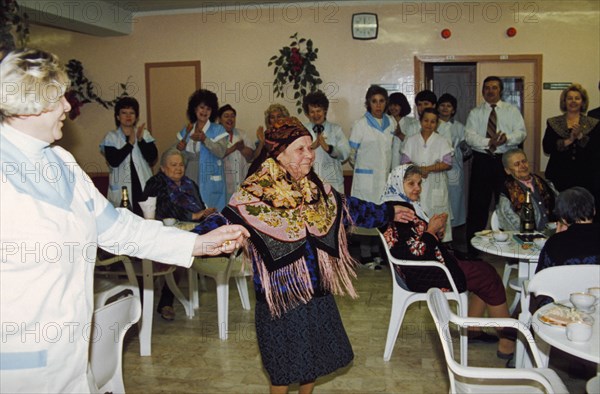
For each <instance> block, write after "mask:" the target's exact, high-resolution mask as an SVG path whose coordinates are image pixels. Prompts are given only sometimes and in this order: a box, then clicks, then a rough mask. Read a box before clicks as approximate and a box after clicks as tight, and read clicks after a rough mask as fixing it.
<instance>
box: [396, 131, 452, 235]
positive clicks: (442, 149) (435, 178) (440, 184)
mask: <svg viewBox="0 0 600 394" xmlns="http://www.w3.org/2000/svg"><path fill="white" fill-rule="evenodd" d="M453 152H454V150H453V149H452V146H450V142H448V140H447V139H446V138H444V137H442V136H441V135H439V134H438V133H433V134H432V135H431V136H430V137H429V138H428V139H427V142H425V140H423V136H422V135H421V133H419V134H416V135H413V136H411V137H408V138H407V139H406V140H404V153H403V157H404V158H405V159H403V161H406V158H408V159H409V160H410V162H411V163H414V164H416V165H418V166H430V165H432V164H435V163H439V162H441V161H442V159H443V158H444V156H446V155H448V154H452V153H453ZM447 172H448V171H441V172H432V173H430V174H429V175H428V176H427V178H423V183H422V184H421V187H422V190H421V200H420V201H421V207H423V210H424V211H425V213H426V214H427V215H428V216H429V217H431V216H433V215H434V214H440V213H447V214H448V221H447V222H446V234H445V236H444V239H443V242H449V241H452V227H451V225H450V222H451V220H452V210H451V209H450V200H449V197H448V176H447Z"/></svg>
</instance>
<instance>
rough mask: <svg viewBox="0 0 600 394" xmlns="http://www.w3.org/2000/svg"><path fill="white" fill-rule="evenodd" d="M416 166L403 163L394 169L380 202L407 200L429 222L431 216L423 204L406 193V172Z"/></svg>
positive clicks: (419, 215) (418, 214)
mask: <svg viewBox="0 0 600 394" xmlns="http://www.w3.org/2000/svg"><path fill="white" fill-rule="evenodd" d="M410 167H414V164H402V165H400V166H398V167H396V168H394V169H393V170H392V172H391V173H390V175H389V176H388V180H387V183H386V185H385V191H384V192H383V194H382V196H381V201H380V203H384V202H388V201H401V202H407V203H409V204H410V205H412V207H413V208H414V210H415V212H416V214H417V216H418V217H420V218H421V219H423V220H425V221H426V222H429V216H427V214H426V213H425V211H423V208H422V207H421V204H419V202H418V201H412V200H411V199H410V198H408V196H406V194H405V193H404V174H406V171H407V170H408V169H409V168H410Z"/></svg>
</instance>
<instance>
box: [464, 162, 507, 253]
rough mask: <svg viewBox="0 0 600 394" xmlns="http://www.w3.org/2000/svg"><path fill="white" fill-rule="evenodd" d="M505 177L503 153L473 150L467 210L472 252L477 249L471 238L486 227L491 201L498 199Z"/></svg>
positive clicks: (469, 240) (468, 233)
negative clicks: (472, 244)
mask: <svg viewBox="0 0 600 394" xmlns="http://www.w3.org/2000/svg"><path fill="white" fill-rule="evenodd" d="M505 179H506V173H505V172H504V166H503V165H502V155H501V154H495V155H489V154H485V153H479V152H475V151H473V166H472V167H471V181H470V184H469V207H468V211H467V243H468V245H469V251H471V252H473V251H474V250H475V249H474V248H473V247H472V246H471V239H472V238H473V235H474V234H475V232H477V231H481V230H483V229H485V227H486V225H487V221H488V216H489V209H490V203H491V201H492V198H494V199H495V200H494V201H496V202H497V201H498V195H499V194H500V191H501V190H502V188H503V187H504V186H503V185H504V180H505Z"/></svg>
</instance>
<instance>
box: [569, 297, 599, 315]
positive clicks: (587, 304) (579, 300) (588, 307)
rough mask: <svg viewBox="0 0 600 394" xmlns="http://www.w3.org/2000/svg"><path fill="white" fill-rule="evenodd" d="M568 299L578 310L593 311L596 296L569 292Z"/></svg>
mask: <svg viewBox="0 0 600 394" xmlns="http://www.w3.org/2000/svg"><path fill="white" fill-rule="evenodd" d="M569 301H571V304H573V306H575V308H576V309H577V310H579V311H583V312H593V308H594V304H595V303H596V297H594V296H593V295H591V294H588V293H571V295H570V296H569Z"/></svg>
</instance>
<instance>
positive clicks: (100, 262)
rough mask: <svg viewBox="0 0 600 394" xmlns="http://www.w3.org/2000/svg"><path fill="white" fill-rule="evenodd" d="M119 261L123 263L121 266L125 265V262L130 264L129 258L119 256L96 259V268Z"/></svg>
mask: <svg viewBox="0 0 600 394" xmlns="http://www.w3.org/2000/svg"><path fill="white" fill-rule="evenodd" d="M121 261H122V262H123V264H125V263H126V262H128V263H131V259H130V258H129V256H123V255H119V256H114V257H111V258H109V259H104V260H99V259H96V266H98V267H104V266H107V265H111V264H114V263H118V262H121Z"/></svg>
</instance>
